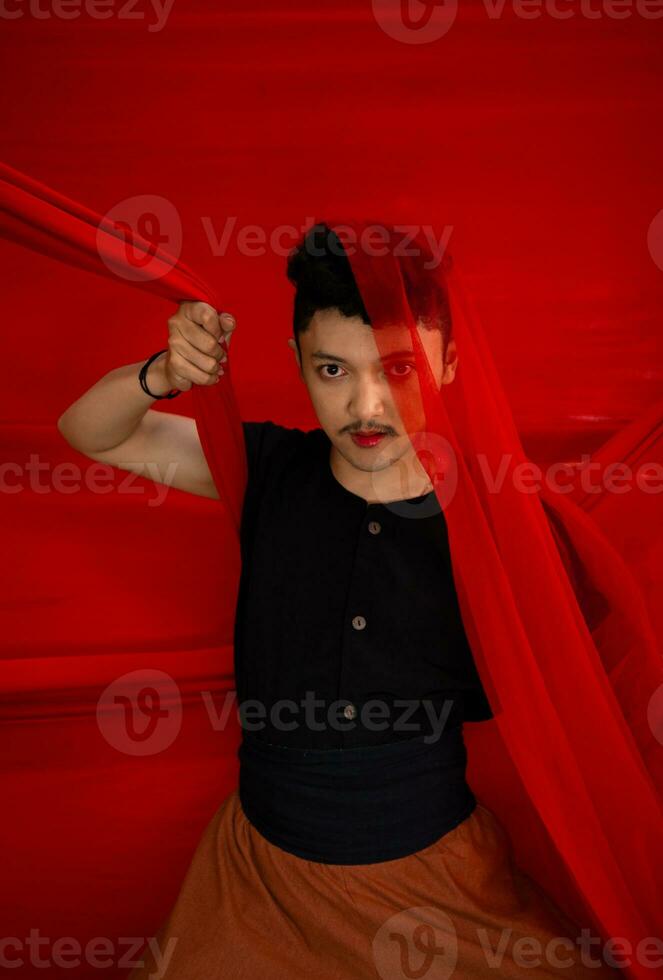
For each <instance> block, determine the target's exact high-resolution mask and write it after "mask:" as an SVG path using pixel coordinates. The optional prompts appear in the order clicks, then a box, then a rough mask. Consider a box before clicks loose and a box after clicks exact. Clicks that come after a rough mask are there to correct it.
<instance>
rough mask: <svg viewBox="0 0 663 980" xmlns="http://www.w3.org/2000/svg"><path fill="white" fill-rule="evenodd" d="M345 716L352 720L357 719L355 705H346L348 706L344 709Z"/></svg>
mask: <svg viewBox="0 0 663 980" xmlns="http://www.w3.org/2000/svg"><path fill="white" fill-rule="evenodd" d="M343 714H344V715H345V717H346V718H349V719H350V720H351V719H352V718H356V717H357V709H356V708H355V706H354V704H346V706H345V707H344V708H343Z"/></svg>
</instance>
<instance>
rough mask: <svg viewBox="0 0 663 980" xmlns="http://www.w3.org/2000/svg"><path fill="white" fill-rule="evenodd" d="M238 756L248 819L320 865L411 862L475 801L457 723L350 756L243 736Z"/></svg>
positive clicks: (283, 845)
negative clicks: (434, 733) (402, 859)
mask: <svg viewBox="0 0 663 980" xmlns="http://www.w3.org/2000/svg"><path fill="white" fill-rule="evenodd" d="M426 738H428V739H430V740H429V741H428V742H426V741H425V739H426ZM238 757H239V760H240V772H239V799H240V803H241V805H242V809H243V810H244V813H245V815H246V817H247V819H248V820H249V821H250V822H251V823H252V824H253V825H254V827H255V828H256V829H257V830H258V831H259V832H260V833H261V834H262V835H263V837H266V838H267V840H269V841H270V842H271V843H272V844H275V845H276V846H277V847H280V848H282V849H283V850H285V851H289V852H290V853H291V854H295V855H297V856H298V857H302V858H306V859H307V860H309V861H319V862H322V863H324V864H373V863H375V862H377V861H389V860H393V859H394V858H400V857H405V856H406V855H408V854H413V853H415V852H416V851H419V850H421V849H422V848H424V847H428V846H429V845H430V844H432V843H434V842H435V841H436V840H438V839H439V838H440V837H442V836H443V835H444V834H446V833H447V832H448V831H450V830H452V829H453V828H454V827H456V826H457V825H458V824H459V823H461V822H462V821H463V820H465V819H466V818H467V817H469V815H470V814H471V813H472V811H473V810H474V808H475V806H476V802H477V801H476V798H475V796H474V794H473V793H472V790H471V789H470V787H469V786H468V784H467V782H466V781H465V771H466V765H467V752H466V748H465V743H464V741H463V730H462V725H459V726H456V727H454V728H451V729H448V730H445V731H443V732H442V734H441V735H440V736H438V737H435V738H432V739H431V737H430V735H428V736H427V735H421V736H418V737H417V738H413V739H402V740H398V741H392V742H387V743H384V744H382V745H373V746H368V747H363V746H362V747H354V748H350V749H302V748H290V747H284V746H280V745H274V744H272V743H269V742H266V741H264V740H262V739H260V738H257V737H256V736H255V735H251V734H247V733H244V737H243V741H242V743H241V745H240V747H239V750H238Z"/></svg>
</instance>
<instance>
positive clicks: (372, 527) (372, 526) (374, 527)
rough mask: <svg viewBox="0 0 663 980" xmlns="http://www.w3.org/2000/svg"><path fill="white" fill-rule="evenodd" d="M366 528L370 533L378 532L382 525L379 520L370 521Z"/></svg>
mask: <svg viewBox="0 0 663 980" xmlns="http://www.w3.org/2000/svg"><path fill="white" fill-rule="evenodd" d="M368 530H369V531H370V532H371V534H379V533H380V531H381V530H382V525H381V524H380V522H379V521H370V522H369V525H368Z"/></svg>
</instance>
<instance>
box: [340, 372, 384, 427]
mask: <svg viewBox="0 0 663 980" xmlns="http://www.w3.org/2000/svg"><path fill="white" fill-rule="evenodd" d="M385 394H386V393H385V390H384V384H383V383H382V382H381V381H379V380H377V379H375V378H371V377H365V378H358V379H357V380H356V382H355V384H354V386H353V390H352V394H351V396H350V405H349V406H348V410H349V412H350V414H351V415H353V416H355V418H357V419H360V420H361V421H362V422H368V421H377V420H378V419H379V418H382V416H383V415H384V411H385Z"/></svg>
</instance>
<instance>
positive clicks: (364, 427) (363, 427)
mask: <svg viewBox="0 0 663 980" xmlns="http://www.w3.org/2000/svg"><path fill="white" fill-rule="evenodd" d="M345 431H346V432H349V433H350V434H352V433H355V432H372V433H374V434H375V435H394V430H393V429H378V428H377V427H376V426H374V425H357V426H354V427H353V428H351V429H346V430H345Z"/></svg>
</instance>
